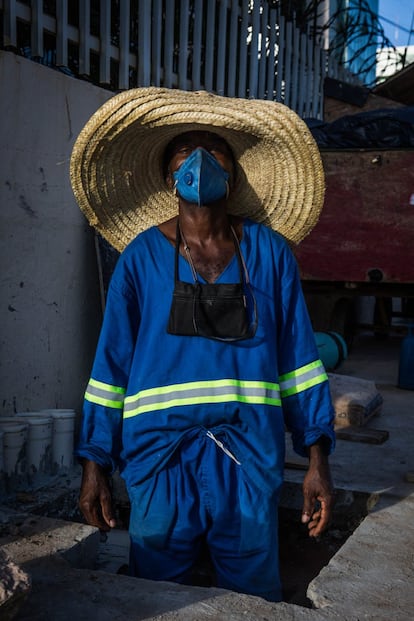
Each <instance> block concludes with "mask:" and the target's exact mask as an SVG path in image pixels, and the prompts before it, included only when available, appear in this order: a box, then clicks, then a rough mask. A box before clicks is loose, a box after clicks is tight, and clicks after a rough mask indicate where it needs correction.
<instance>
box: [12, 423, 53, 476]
mask: <svg viewBox="0 0 414 621" xmlns="http://www.w3.org/2000/svg"><path fill="white" fill-rule="evenodd" d="M16 419H17V420H19V421H20V422H26V421H27V423H28V425H29V429H28V437H27V453H26V463H27V472H28V473H29V475H35V474H38V473H43V474H50V473H51V471H52V432H53V429H52V423H53V419H52V417H51V416H41V415H40V414H39V412H18V413H17V414H16Z"/></svg>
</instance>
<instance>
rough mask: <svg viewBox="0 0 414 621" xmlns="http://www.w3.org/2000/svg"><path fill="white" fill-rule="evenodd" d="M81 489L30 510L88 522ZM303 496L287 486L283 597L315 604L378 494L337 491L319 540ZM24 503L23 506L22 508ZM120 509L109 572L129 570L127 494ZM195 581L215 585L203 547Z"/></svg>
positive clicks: (105, 563)
mask: <svg viewBox="0 0 414 621" xmlns="http://www.w3.org/2000/svg"><path fill="white" fill-rule="evenodd" d="M78 493H79V492H78V488H74V489H72V490H70V491H69V492H66V493H65V494H62V495H61V496H60V497H59V498H53V499H49V500H47V499H46V500H45V501H44V502H38V504H37V506H35V507H32V509H31V512H32V513H33V514H35V515H42V516H45V517H50V518H55V519H61V520H66V521H71V522H80V523H84V519H83V517H82V514H81V513H80V511H79V509H78V506H77V503H78ZM118 498H119V497H118ZM300 500H301V486H300V485H299V484H297V483H289V484H287V485H285V490H284V493H283V494H282V498H281V504H280V507H279V560H280V573H281V579H282V585H283V601H285V602H287V603H291V604H296V605H298V606H302V607H306V608H312V607H313V605H312V601H311V600H310V599H309V598H308V597H307V594H306V593H307V588H308V585H309V583H310V582H311V581H312V580H313V579H314V578H316V576H317V575H318V574H319V573H320V571H321V570H322V569H323V568H324V567H325V566H326V565H327V564H328V563H329V561H330V560H331V558H332V557H333V556H334V555H335V554H336V553H337V552H338V550H339V549H340V548H341V547H342V546H343V545H344V543H345V542H346V541H347V539H348V538H349V537H350V536H352V533H353V532H354V531H355V529H356V528H357V527H358V526H359V524H361V522H362V521H363V520H364V518H365V517H366V515H367V514H368V512H369V511H370V510H371V508H372V506H373V505H374V504H375V502H376V501H377V498H375V497H373V496H372V495H370V494H367V493H364V492H356V491H350V490H341V489H337V490H336V503H335V507H334V511H333V519H332V522H331V524H330V526H329V528H328V530H327V531H326V532H325V533H324V534H323V535H322V536H321V537H320V538H318V539H317V540H315V539H313V538H310V537H309V536H308V533H307V528H306V526H304V525H302V524H301V521H300V515H301V511H300V505H299V501H300ZM22 501H23V504H24V498H21V502H22ZM21 502H20V508H23V507H22V504H21ZM115 510H116V518H117V524H118V527H117V529H116V530H115V531H113V532H111V533H110V535H109V536H108V538H107V539H106V540H105V537H103V538H102V540H101V542H100V544H99V549H98V555H97V558H96V559H95V567H94V568H95V569H98V570H101V571H107V572H109V573H117V574H127V572H128V566H127V563H128V532H127V531H128V520H129V507H128V503H127V502H126V501H125V497H122V498H121V499H119V500H118V502H116V503H115ZM193 583H194V586H204V587H210V586H215V583H214V570H213V566H212V563H211V561H210V559H209V556H208V552H207V550H204V552H203V554H202V556H201V557H200V559H199V561H198V563H197V565H196V567H195V570H194V576H193Z"/></svg>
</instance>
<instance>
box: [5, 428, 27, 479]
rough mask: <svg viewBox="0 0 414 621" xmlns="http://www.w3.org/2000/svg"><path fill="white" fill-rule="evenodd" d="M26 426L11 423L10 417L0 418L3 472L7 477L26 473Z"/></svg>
mask: <svg viewBox="0 0 414 621" xmlns="http://www.w3.org/2000/svg"><path fill="white" fill-rule="evenodd" d="M28 427H29V425H28V424H25V423H20V422H17V421H15V422H13V419H12V417H10V418H7V419H6V418H5V417H0V431H2V432H3V451H4V453H3V459H4V472H5V473H6V474H7V475H8V476H12V475H22V474H25V472H26V441H27V435H28Z"/></svg>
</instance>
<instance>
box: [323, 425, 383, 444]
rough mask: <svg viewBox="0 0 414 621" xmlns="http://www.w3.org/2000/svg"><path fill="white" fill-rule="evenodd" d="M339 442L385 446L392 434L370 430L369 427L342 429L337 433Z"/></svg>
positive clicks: (380, 430)
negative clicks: (347, 441)
mask: <svg viewBox="0 0 414 621" xmlns="http://www.w3.org/2000/svg"><path fill="white" fill-rule="evenodd" d="M335 433H336V437H337V439H338V440H349V441H351V442H366V443H368V444H383V443H384V442H385V441H386V440H388V438H389V436H390V434H389V432H388V431H386V430H385V429H368V428H367V427H352V426H351V427H342V428H341V429H337V430H336V431H335Z"/></svg>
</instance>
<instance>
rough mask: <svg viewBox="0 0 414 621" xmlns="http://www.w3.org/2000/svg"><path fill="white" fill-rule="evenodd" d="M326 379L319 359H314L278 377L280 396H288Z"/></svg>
mask: <svg viewBox="0 0 414 621" xmlns="http://www.w3.org/2000/svg"><path fill="white" fill-rule="evenodd" d="M327 380H328V376H327V374H326V371H325V368H324V366H323V364H322V362H321V360H316V361H314V362H311V363H310V364H307V365H305V366H303V367H300V368H299V369H296V370H295V371H291V372H290V373H285V374H284V375H281V376H280V378H279V381H280V392H281V396H282V398H283V397H289V396H291V395H295V394H298V393H300V392H303V391H305V390H307V389H308V388H311V387H312V386H317V385H318V384H322V383H323V382H325V381H327Z"/></svg>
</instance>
